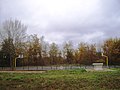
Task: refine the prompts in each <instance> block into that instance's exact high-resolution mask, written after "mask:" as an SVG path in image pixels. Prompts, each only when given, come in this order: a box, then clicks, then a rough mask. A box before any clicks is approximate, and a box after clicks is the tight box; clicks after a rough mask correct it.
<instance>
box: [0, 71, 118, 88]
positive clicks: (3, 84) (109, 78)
mask: <svg viewBox="0 0 120 90" xmlns="http://www.w3.org/2000/svg"><path fill="white" fill-rule="evenodd" d="M24 72H25V71H24ZM24 72H21V71H20V72H17V73H16V72H9V73H8V72H0V90H120V69H112V70H110V71H86V70H85V69H74V70H53V71H42V72H41V71H31V72H28V73H27V72H26V73H24ZM32 72H33V73H32ZM38 72H39V73H38Z"/></svg>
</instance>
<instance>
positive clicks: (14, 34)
mask: <svg viewBox="0 0 120 90" xmlns="http://www.w3.org/2000/svg"><path fill="white" fill-rule="evenodd" d="M26 30H27V27H26V26H25V25H24V24H22V23H21V21H19V20H11V19H10V20H6V21H5V22H4V23H3V25H2V30H0V38H1V39H2V41H3V40H5V39H8V38H11V39H12V40H13V43H14V45H15V46H17V45H19V43H20V42H22V41H23V40H24V38H25V37H26Z"/></svg>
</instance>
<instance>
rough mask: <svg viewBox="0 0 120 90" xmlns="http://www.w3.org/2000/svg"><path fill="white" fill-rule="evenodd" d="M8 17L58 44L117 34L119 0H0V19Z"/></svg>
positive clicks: (119, 17) (116, 35) (99, 38)
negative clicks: (19, 21)
mask: <svg viewBox="0 0 120 90" xmlns="http://www.w3.org/2000/svg"><path fill="white" fill-rule="evenodd" d="M10 18H12V19H18V20H21V21H22V22H23V23H25V24H26V25H27V26H28V31H27V33H28V34H38V36H45V40H46V41H48V42H56V43H58V44H61V43H62V42H64V41H69V40H71V41H73V42H74V43H79V42H81V41H84V42H88V43H93V42H99V41H101V40H104V39H106V38H110V37H120V30H119V29H120V1H119V0H0V23H2V22H3V21H5V20H7V19H10Z"/></svg>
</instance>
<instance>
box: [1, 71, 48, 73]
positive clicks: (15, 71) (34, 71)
mask: <svg viewBox="0 0 120 90" xmlns="http://www.w3.org/2000/svg"><path fill="white" fill-rule="evenodd" d="M44 72H46V71H0V73H44Z"/></svg>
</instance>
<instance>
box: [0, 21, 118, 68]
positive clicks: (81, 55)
mask: <svg viewBox="0 0 120 90" xmlns="http://www.w3.org/2000/svg"><path fill="white" fill-rule="evenodd" d="M26 31H27V26H26V25H24V24H22V23H21V21H19V20H6V21H5V22H4V23H3V24H2V26H1V28H0V41H1V42H0V66H14V65H15V63H17V66H23V65H24V66H25V65H26V66H27V65H30V66H33V65H35V66H38V65H41V66H42V65H59V64H80V65H92V63H93V62H103V63H104V65H106V61H105V57H102V56H101V49H102V51H103V53H104V54H105V55H106V56H108V58H109V65H120V38H110V39H107V40H105V41H104V43H103V44H102V45H100V47H98V46H97V45H96V44H88V43H84V42H81V43H79V44H78V47H77V48H74V46H73V43H72V42H70V41H68V42H64V43H63V45H62V46H59V45H58V44H56V43H54V42H53V43H51V44H49V43H48V42H46V41H45V40H44V37H43V36H42V37H40V38H39V37H38V36H37V35H36V34H33V35H27V33H26ZM21 56H22V57H21ZM15 59H16V62H15Z"/></svg>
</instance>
